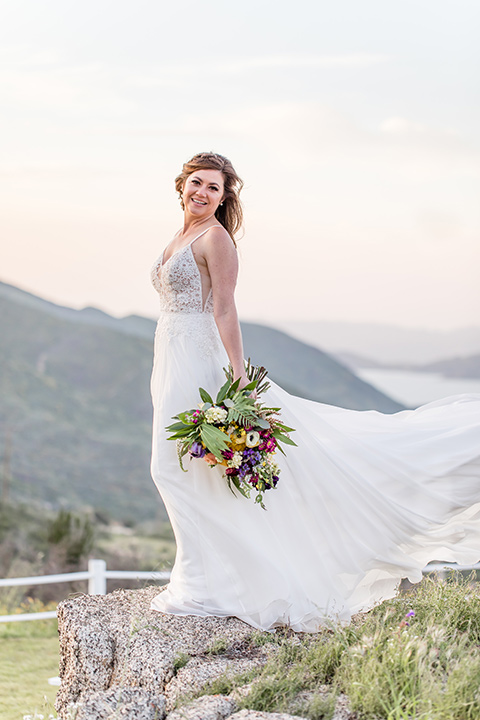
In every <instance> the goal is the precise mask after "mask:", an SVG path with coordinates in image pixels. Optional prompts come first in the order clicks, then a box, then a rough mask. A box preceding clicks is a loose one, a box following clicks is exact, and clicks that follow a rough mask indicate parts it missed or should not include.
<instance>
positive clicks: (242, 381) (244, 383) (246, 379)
mask: <svg viewBox="0 0 480 720" xmlns="http://www.w3.org/2000/svg"><path fill="white" fill-rule="evenodd" d="M236 377H237V378H238V377H239V375H236ZM251 382H252V381H251V380H250V378H249V377H247V375H246V374H245V373H241V374H240V383H239V385H238V389H239V390H243V388H244V387H246V386H247V385H250V383H251ZM250 397H251V398H253V399H254V400H256V399H257V391H256V390H251V391H250Z"/></svg>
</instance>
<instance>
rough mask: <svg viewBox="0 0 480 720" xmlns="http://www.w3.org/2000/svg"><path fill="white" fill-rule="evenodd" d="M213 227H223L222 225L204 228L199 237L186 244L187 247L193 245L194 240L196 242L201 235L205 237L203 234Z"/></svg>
mask: <svg viewBox="0 0 480 720" xmlns="http://www.w3.org/2000/svg"><path fill="white" fill-rule="evenodd" d="M214 227H223V225H210V227H208V228H205V230H203V231H202V232H201V233H200V234H199V235H197V236H196V237H194V238H193V240H190V242H189V243H188V245H193V243H194V242H195V240H198V238H199V237H202V235H205V233H206V232H207V230H210V229H211V228H214ZM188 245H187V247H188Z"/></svg>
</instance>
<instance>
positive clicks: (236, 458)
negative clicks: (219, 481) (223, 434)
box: [227, 452, 243, 468]
mask: <svg viewBox="0 0 480 720" xmlns="http://www.w3.org/2000/svg"><path fill="white" fill-rule="evenodd" d="M242 460H243V456H242V453H241V452H234V453H233V457H232V458H231V460H229V461H228V464H227V466H228V467H231V468H239V467H240V465H241V464H242Z"/></svg>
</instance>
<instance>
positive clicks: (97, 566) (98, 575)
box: [88, 560, 107, 595]
mask: <svg viewBox="0 0 480 720" xmlns="http://www.w3.org/2000/svg"><path fill="white" fill-rule="evenodd" d="M106 569H107V563H106V562H105V560H89V561H88V572H89V573H91V574H92V577H91V578H90V579H89V581H88V594H89V595H106V594H107V578H106V577H105V571H106Z"/></svg>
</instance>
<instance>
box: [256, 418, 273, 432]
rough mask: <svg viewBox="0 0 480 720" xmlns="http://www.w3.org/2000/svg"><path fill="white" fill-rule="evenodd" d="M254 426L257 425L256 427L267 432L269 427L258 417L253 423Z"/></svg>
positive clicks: (268, 424) (267, 423)
mask: <svg viewBox="0 0 480 720" xmlns="http://www.w3.org/2000/svg"><path fill="white" fill-rule="evenodd" d="M255 425H258V427H261V428H262V430H268V428H269V427H270V423H269V422H267V421H266V420H264V419H263V418H259V417H257V419H256V421H255Z"/></svg>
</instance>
